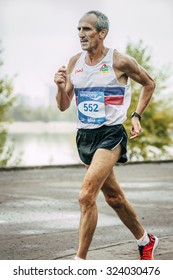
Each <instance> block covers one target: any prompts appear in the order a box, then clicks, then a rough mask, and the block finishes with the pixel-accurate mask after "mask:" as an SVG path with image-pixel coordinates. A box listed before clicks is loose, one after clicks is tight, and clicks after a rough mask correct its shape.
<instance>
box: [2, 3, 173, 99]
mask: <svg viewBox="0 0 173 280" xmlns="http://www.w3.org/2000/svg"><path fill="white" fill-rule="evenodd" d="M93 9H97V10H100V11H102V12H103V13H105V14H106V15H107V16H108V18H109V20H110V32H109V34H108V37H107V39H106V41H105V45H106V46H108V47H113V48H116V49H118V50H119V51H121V52H123V51H124V49H125V46H126V44H127V42H128V40H131V41H132V42H134V43H136V42H138V40H139V39H142V40H143V41H144V43H145V44H146V45H148V46H149V47H150V48H151V50H152V54H153V61H154V63H155V66H156V67H158V65H163V64H167V63H168V62H171V63H172V64H173V55H172V50H173V36H172V27H173V16H172V15H173V1H172V0H0V39H1V40H2V47H3V49H4V52H3V54H2V59H3V61H4V67H3V73H6V74H8V75H9V76H12V75H14V74H18V76H17V78H16V79H15V90H16V91H18V92H21V93H23V94H25V95H29V96H30V97H32V98H33V99H35V100H37V102H38V101H39V102H41V100H44V101H45V102H46V100H47V99H46V93H47V91H48V88H49V86H50V85H54V83H53V78H54V73H55V71H56V70H57V69H58V68H59V67H60V66H61V65H66V64H67V63H68V60H69V58H70V57H71V56H72V55H74V54H76V53H78V52H79V51H81V49H80V44H79V40H78V35H77V25H78V21H79V19H80V18H81V17H82V16H83V14H84V13H85V12H86V11H89V10H93ZM170 88H172V89H173V80H172V82H170Z"/></svg>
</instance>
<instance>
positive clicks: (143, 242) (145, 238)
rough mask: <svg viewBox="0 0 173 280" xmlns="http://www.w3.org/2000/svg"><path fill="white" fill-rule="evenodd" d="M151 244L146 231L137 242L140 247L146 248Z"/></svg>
mask: <svg viewBox="0 0 173 280" xmlns="http://www.w3.org/2000/svg"><path fill="white" fill-rule="evenodd" d="M149 242H150V239H149V237H148V234H147V232H146V230H145V231H144V235H143V236H142V237H141V238H140V239H138V240H137V243H138V245H139V246H145V245H147V244H148V243H149Z"/></svg>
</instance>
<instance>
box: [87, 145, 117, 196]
mask: <svg viewBox="0 0 173 280" xmlns="http://www.w3.org/2000/svg"><path fill="white" fill-rule="evenodd" d="M120 154H121V146H120V145H119V146H117V147H116V149H114V150H106V149H98V150H97V151H96V152H95V154H94V156H93V159H92V162H91V164H90V165H89V167H88V170H87V172H86V175H85V177H84V180H83V189H86V191H89V192H92V193H93V194H95V195H97V194H98V192H99V190H100V189H101V187H102V185H103V183H104V182H105V180H106V179H107V177H108V176H109V174H110V173H111V171H112V168H113V166H114V165H115V163H116V162H117V161H118V159H119V157H120Z"/></svg>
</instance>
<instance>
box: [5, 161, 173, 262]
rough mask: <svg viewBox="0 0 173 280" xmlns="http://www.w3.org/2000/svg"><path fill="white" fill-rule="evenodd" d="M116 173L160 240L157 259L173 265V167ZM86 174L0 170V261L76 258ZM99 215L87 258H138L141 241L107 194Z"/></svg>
mask: <svg viewBox="0 0 173 280" xmlns="http://www.w3.org/2000/svg"><path fill="white" fill-rule="evenodd" d="M115 169H116V172H117V175H118V179H119V182H120V183H121V186H122V188H123V189H124V192H125V194H126V196H127V198H128V199H129V201H130V202H131V203H132V205H133V207H134V208H135V210H136V213H137V216H138V218H139V220H140V221H141V223H142V225H143V227H145V228H146V230H148V231H149V232H152V233H153V234H155V235H157V236H158V237H159V246H158V249H157V253H156V256H155V259H157V260H165V259H169V260H173V162H167V163H148V164H147V163H142V164H127V165H123V166H117V167H115ZM84 174H85V168H84V167H82V166H74V167H49V168H33V169H16V170H15V169H14V170H13V169H11V170H1V171H0V259H1V260H43V259H47V260H52V259H64V260H66V259H73V258H74V255H75V253H76V249H77V243H78V224H79V217H80V211H79V205H78V201H77V200H78V193H79V190H80V185H81V182H82V178H83V176H84ZM98 210H99V221H98V226H97V229H96V232H95V235H94V238H93V241H92V244H91V248H90V251H89V253H88V259H90V260H101V259H102V260H116V259H117V260H119V259H120V260H123V259H124V260H128V259H129V260H130V259H138V257H139V256H138V250H137V245H136V241H135V240H134V238H133V236H132V234H131V233H130V232H129V230H128V229H127V228H126V227H125V226H124V225H123V224H122V222H121V221H120V220H119V218H118V217H117V216H116V214H115V213H114V212H113V210H112V209H111V208H110V207H108V205H107V204H106V203H105V201H104V198H103V196H102V194H100V195H99V197H98Z"/></svg>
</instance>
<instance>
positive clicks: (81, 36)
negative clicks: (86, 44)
mask: <svg viewBox="0 0 173 280" xmlns="http://www.w3.org/2000/svg"><path fill="white" fill-rule="evenodd" d="M84 36H85V34H84V31H83V30H82V28H81V29H80V30H79V37H80V38H83V37H84Z"/></svg>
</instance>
